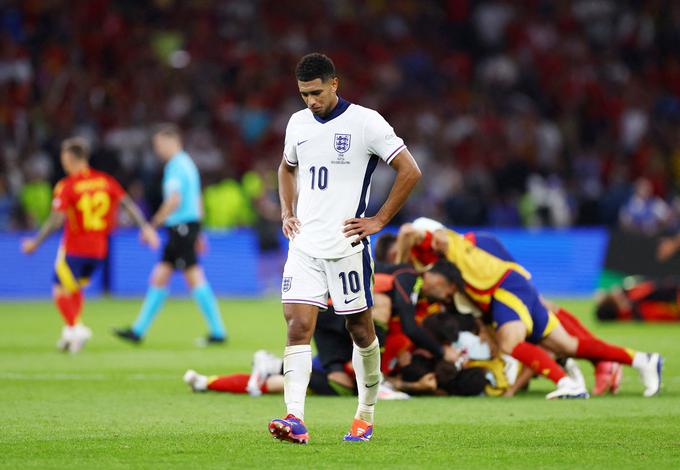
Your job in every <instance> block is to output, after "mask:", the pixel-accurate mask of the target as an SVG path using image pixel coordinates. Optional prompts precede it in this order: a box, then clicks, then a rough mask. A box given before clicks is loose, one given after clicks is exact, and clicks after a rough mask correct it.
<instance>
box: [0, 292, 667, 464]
mask: <svg viewBox="0 0 680 470" xmlns="http://www.w3.org/2000/svg"><path fill="white" fill-rule="evenodd" d="M564 304H565V306H567V307H570V308H572V309H573V310H575V311H576V312H577V313H578V314H579V315H580V316H581V317H582V318H586V319H587V318H589V317H588V315H587V310H588V308H589V304H588V302H585V301H572V302H564ZM137 307H138V302H137V301H111V300H102V301H96V302H90V303H88V304H87V306H86V321H87V323H88V324H89V325H90V326H91V327H92V328H93V330H94V332H95V336H94V338H93V340H92V342H91V343H90V344H89V345H88V346H87V349H86V350H85V351H83V352H82V353H81V354H80V355H78V356H73V357H72V356H69V355H64V354H60V353H57V352H56V351H55V350H54V348H53V347H54V343H55V340H56V339H57V336H58V334H59V330H60V328H61V326H60V322H59V318H58V315H57V314H56V312H55V310H54V308H53V307H52V305H51V304H49V303H46V302H35V303H0V325H1V327H0V456H1V458H0V467H3V468H4V467H7V468H69V469H71V468H89V469H91V468H97V469H104V468H220V469H224V468H251V467H267V468H272V467H273V468H295V467H300V466H305V467H311V468H406V467H416V466H418V467H423V468H429V467H432V468H437V467H441V468H443V467H448V468H485V469H487V468H494V467H497V468H558V467H559V468H564V467H570V468H586V467H589V468H619V469H622V468H654V469H660V468H672V467H674V468H678V466H679V465H680V464H679V462H680V400H679V399H678V398H680V393H679V392H678V391H677V390H678V387H680V365H678V361H676V358H677V357H678V356H679V355H680V328H679V327H680V325H640V324H623V325H595V331H596V332H597V333H598V334H600V335H601V336H602V337H604V338H606V339H608V340H610V341H613V342H620V343H624V344H626V345H630V346H631V347H637V348H641V349H648V350H658V351H660V352H662V353H663V354H664V355H665V356H666V368H665V377H664V380H665V383H664V389H663V393H662V395H661V396H660V397H656V398H653V399H643V398H642V397H641V396H640V394H641V390H642V388H641V385H640V384H639V382H638V380H637V375H636V374H635V372H634V371H631V370H627V371H626V374H625V378H624V382H623V386H622V391H621V393H620V395H619V396H617V397H604V398H593V399H590V400H587V401H585V400H579V401H553V402H548V401H546V400H545V399H544V394H545V393H546V392H547V391H549V390H550V389H551V384H550V383H549V382H547V381H545V380H540V381H534V383H533V384H532V388H531V392H529V393H527V394H525V395H523V396H520V397H516V398H513V399H501V398H414V399H411V400H409V401H406V402H382V403H380V404H379V406H378V409H377V426H376V434H375V437H374V440H373V441H372V442H370V443H368V444H363V443H362V444H360V445H355V444H349V443H343V442H341V438H342V435H343V434H344V433H345V432H346V431H347V428H348V426H349V424H350V420H351V418H352V415H353V412H354V408H355V399H353V398H325V397H312V398H309V399H308V402H307V417H306V418H307V419H306V422H307V424H308V426H309V428H310V432H311V443H310V444H309V445H308V446H293V445H290V444H287V443H282V442H276V441H273V440H272V439H271V438H270V437H269V434H268V432H267V430H266V425H267V422H268V421H269V419H270V418H272V417H275V416H278V415H281V414H282V412H283V411H284V410H283V404H282V402H283V400H282V397H281V396H265V397H261V398H257V399H253V398H249V397H246V396H230V395H225V394H211V393H208V394H194V393H191V392H189V390H188V389H187V387H186V386H185V385H184V383H182V381H181V376H182V373H183V372H184V370H185V369H187V368H195V369H197V370H199V371H201V372H205V373H219V372H238V371H247V370H248V369H249V363H250V358H251V355H252V352H253V351H254V350H255V349H258V348H267V349H270V350H272V351H281V349H282V344H283V341H284V325H283V321H282V318H281V314H280V306H279V304H278V303H277V302H276V301H275V300H270V301H263V300H259V301H258V300H253V301H223V302H222V308H223V312H224V316H225V319H226V322H227V324H228V327H229V329H230V333H231V337H232V340H231V342H230V343H229V345H228V346H225V347H215V348H210V349H200V348H197V347H196V346H194V343H193V341H194V339H195V338H196V337H197V336H199V335H200V334H202V333H203V332H204V330H203V325H202V323H201V319H200V316H199V314H198V312H197V310H196V308H195V307H194V305H193V304H191V303H190V302H188V301H181V300H172V301H170V302H169V304H168V305H167V307H166V309H165V311H164V312H163V313H162V315H161V316H160V317H159V319H158V320H157V322H156V323H155V324H154V326H153V329H152V331H151V333H150V336H149V338H148V341H147V342H146V343H145V344H144V345H143V346H141V347H134V346H130V345H128V344H121V343H120V342H118V341H117V340H116V339H114V338H113V337H112V336H111V335H110V334H109V329H110V328H111V327H112V326H116V325H125V324H128V323H129V322H130V321H131V320H132V317H133V316H134V314H135V312H136V309H137ZM589 323H591V322H589ZM582 368H583V370H584V373H586V376H587V377H588V378H590V376H591V375H592V374H591V371H592V367H591V366H590V365H589V364H586V363H582Z"/></svg>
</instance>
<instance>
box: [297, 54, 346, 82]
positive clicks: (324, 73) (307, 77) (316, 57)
mask: <svg viewBox="0 0 680 470" xmlns="http://www.w3.org/2000/svg"><path fill="white" fill-rule="evenodd" d="M336 76H337V75H336V73H335V64H334V63H333V61H332V60H331V58H330V57H328V56H327V55H324V54H320V53H318V52H313V53H311V54H307V55H306V56H304V57H303V58H302V59H300V62H298V63H297V66H296V67H295V78H297V79H298V80H299V81H301V82H311V81H312V80H316V79H317V78H320V79H321V81H322V82H325V81H326V80H328V79H329V78H335V77H336Z"/></svg>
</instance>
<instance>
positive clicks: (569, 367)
mask: <svg viewBox="0 0 680 470" xmlns="http://www.w3.org/2000/svg"><path fill="white" fill-rule="evenodd" d="M564 371H565V372H566V373H567V375H568V376H569V377H571V378H572V379H574V381H576V383H577V384H579V385H580V386H581V387H583V388H584V389H586V390H587V387H586V379H585V377H583V372H581V368H580V367H579V366H578V363H577V362H576V361H575V360H574V359H572V358H571V357H570V358H568V359H567V360H566V362H565V363H564Z"/></svg>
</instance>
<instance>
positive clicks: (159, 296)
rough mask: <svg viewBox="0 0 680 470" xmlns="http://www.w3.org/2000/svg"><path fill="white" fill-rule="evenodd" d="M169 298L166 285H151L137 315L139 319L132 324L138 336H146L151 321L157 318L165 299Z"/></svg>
mask: <svg viewBox="0 0 680 470" xmlns="http://www.w3.org/2000/svg"><path fill="white" fill-rule="evenodd" d="M167 298H168V289H167V288H165V287H156V286H151V287H149V290H148V291H147V292H146V297H145V298H144V303H143V304H142V309H141V310H140V311H139V315H137V320H136V321H135V324H134V325H133V326H132V331H133V332H134V333H135V334H136V335H137V336H144V335H145V334H146V330H148V329H149V326H151V322H152V321H153V319H154V318H156V314H157V313H158V312H159V311H160V309H161V307H162V306H163V303H165V299H167Z"/></svg>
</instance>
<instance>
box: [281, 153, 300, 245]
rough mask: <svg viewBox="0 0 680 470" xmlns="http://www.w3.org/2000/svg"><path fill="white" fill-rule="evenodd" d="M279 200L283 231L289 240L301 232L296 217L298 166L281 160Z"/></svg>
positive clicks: (284, 159)
mask: <svg viewBox="0 0 680 470" xmlns="http://www.w3.org/2000/svg"><path fill="white" fill-rule="evenodd" d="M278 179H279V199H280V200H281V223H282V226H281V230H282V231H283V234H284V235H285V236H286V238H288V239H289V240H292V239H293V238H295V235H296V234H298V233H299V232H300V220H299V219H298V218H297V217H296V216H295V206H296V202H297V194H298V192H297V166H293V165H290V164H289V163H288V161H286V158H285V157H284V158H283V159H281V164H280V165H279V171H278Z"/></svg>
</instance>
